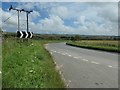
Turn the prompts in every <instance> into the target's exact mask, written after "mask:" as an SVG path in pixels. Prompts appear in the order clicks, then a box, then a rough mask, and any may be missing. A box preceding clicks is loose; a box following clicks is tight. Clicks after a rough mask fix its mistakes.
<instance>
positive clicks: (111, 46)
mask: <svg viewBox="0 0 120 90" xmlns="http://www.w3.org/2000/svg"><path fill="white" fill-rule="evenodd" d="M66 44H68V45H71V46H76V47H82V48H89V49H98V50H104V51H111V52H120V48H119V45H118V41H115V40H81V41H75V42H68V43H66Z"/></svg>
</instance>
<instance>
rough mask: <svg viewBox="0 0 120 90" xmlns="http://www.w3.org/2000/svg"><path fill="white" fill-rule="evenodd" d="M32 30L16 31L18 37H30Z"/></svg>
mask: <svg viewBox="0 0 120 90" xmlns="http://www.w3.org/2000/svg"><path fill="white" fill-rule="evenodd" d="M32 36H33V32H27V31H17V37H18V38H32Z"/></svg>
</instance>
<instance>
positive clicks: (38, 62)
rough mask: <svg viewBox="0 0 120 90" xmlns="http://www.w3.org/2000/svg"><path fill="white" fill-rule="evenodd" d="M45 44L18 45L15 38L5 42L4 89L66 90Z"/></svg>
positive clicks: (35, 42)
mask: <svg viewBox="0 0 120 90" xmlns="http://www.w3.org/2000/svg"><path fill="white" fill-rule="evenodd" d="M45 43H47V41H37V40H32V42H31V43H28V42H22V43H18V42H17V41H16V39H14V38H9V39H8V38H6V39H5V40H4V41H3V48H2V49H3V62H2V63H3V66H2V69H3V70H2V71H3V73H2V75H3V77H2V87H3V88H64V83H63V81H62V80H61V77H60V75H59V73H58V72H57V71H56V70H55V64H54V63H53V59H52V57H51V56H50V54H49V52H47V51H46V50H45V48H44V45H43V44H45Z"/></svg>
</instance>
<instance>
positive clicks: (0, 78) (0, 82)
mask: <svg viewBox="0 0 120 90" xmlns="http://www.w3.org/2000/svg"><path fill="white" fill-rule="evenodd" d="M0 38H1V37H0ZM1 88H2V41H1V40H0V89H1Z"/></svg>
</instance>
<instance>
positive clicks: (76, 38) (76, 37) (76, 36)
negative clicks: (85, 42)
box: [71, 35, 81, 41]
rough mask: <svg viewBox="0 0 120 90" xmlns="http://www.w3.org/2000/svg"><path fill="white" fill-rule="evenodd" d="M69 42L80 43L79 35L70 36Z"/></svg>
mask: <svg viewBox="0 0 120 90" xmlns="http://www.w3.org/2000/svg"><path fill="white" fill-rule="evenodd" d="M71 40H72V41H80V40H81V38H80V35H75V36H72V37H71Z"/></svg>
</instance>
